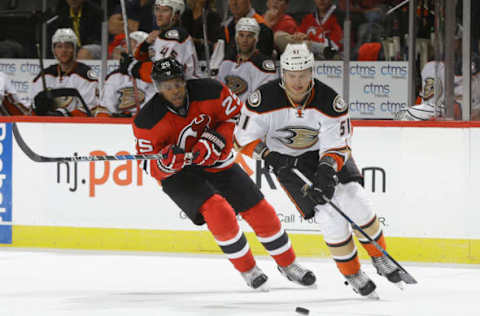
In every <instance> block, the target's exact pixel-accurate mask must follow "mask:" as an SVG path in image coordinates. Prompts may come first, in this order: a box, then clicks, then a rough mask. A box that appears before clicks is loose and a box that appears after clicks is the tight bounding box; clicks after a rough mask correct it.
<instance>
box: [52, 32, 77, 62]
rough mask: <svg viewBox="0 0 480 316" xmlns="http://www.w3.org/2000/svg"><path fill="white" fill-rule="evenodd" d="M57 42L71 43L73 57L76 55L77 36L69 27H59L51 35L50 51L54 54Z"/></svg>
mask: <svg viewBox="0 0 480 316" xmlns="http://www.w3.org/2000/svg"><path fill="white" fill-rule="evenodd" d="M57 43H72V44H73V58H74V59H75V58H76V57H77V45H78V37H77V35H76V34H75V32H74V31H73V30H72V29H71V28H60V29H58V30H56V31H55V33H54V34H53V36H52V53H53V55H54V56H55V44H57Z"/></svg>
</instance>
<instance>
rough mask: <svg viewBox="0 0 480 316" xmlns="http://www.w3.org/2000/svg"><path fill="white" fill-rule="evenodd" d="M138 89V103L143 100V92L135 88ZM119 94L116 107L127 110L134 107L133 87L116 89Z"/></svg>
mask: <svg viewBox="0 0 480 316" xmlns="http://www.w3.org/2000/svg"><path fill="white" fill-rule="evenodd" d="M137 91H138V103H139V104H142V103H143V101H145V93H144V92H143V91H142V90H140V89H137ZM118 93H119V94H120V96H119V97H118V109H119V110H127V109H131V108H133V107H135V104H136V103H135V92H134V89H133V87H125V88H121V89H119V90H118Z"/></svg>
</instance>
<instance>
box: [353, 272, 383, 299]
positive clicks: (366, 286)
mask: <svg viewBox="0 0 480 316" xmlns="http://www.w3.org/2000/svg"><path fill="white" fill-rule="evenodd" d="M345 278H346V279H347V281H346V282H345V285H348V284H350V286H351V287H352V289H353V291H354V292H355V293H358V294H360V295H361V296H366V297H368V298H370V299H375V300H378V299H380V297H379V296H378V294H377V293H376V292H375V289H376V288H377V286H376V285H375V283H373V281H372V280H370V278H369V277H368V276H367V275H366V274H365V273H364V272H363V271H362V270H360V271H358V272H357V273H355V274H351V275H345Z"/></svg>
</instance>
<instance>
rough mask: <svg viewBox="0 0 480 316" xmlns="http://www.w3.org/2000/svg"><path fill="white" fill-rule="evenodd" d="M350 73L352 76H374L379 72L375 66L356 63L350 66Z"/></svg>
mask: <svg viewBox="0 0 480 316" xmlns="http://www.w3.org/2000/svg"><path fill="white" fill-rule="evenodd" d="M350 74H351V75H352V76H359V77H360V78H373V77H375V75H376V74H377V70H376V68H375V66H364V65H360V64H356V65H353V66H351V67H350Z"/></svg>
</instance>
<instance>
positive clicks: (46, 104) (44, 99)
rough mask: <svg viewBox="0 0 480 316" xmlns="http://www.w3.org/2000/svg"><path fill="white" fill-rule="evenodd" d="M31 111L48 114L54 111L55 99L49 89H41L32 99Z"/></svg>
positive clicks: (37, 113) (42, 114)
mask: <svg viewBox="0 0 480 316" xmlns="http://www.w3.org/2000/svg"><path fill="white" fill-rule="evenodd" d="M33 111H34V112H35V114H36V115H41V116H44V115H49V114H48V113H50V112H54V111H55V101H54V100H53V97H52V94H51V92H50V91H42V92H40V93H38V94H37V95H36V96H35V98H34V99H33Z"/></svg>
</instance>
